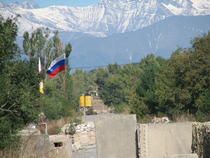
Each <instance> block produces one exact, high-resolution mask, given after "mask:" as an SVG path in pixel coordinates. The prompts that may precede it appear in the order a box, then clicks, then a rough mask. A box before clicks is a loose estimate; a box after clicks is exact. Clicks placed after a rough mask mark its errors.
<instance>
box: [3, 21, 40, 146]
mask: <svg viewBox="0 0 210 158" xmlns="http://www.w3.org/2000/svg"><path fill="white" fill-rule="evenodd" d="M16 36H17V25H16V24H15V22H14V21H13V20H12V19H7V20H4V19H1V20H0V65H1V70H0V73H1V75H0V87H1V91H0V139H1V141H0V148H5V147H7V146H9V145H11V144H12V143H14V141H15V140H16V138H17V136H16V133H17V132H18V131H19V130H20V129H21V128H23V127H24V126H25V125H27V124H28V123H30V122H33V121H35V120H36V118H37V116H38V109H39V108H38V104H37V99H38V98H39V94H38V91H37V89H38V74H37V72H36V64H35V62H34V61H31V62H29V61H23V60H21V59H20V58H19V57H18V55H20V53H19V52H18V49H17V48H18V47H17V45H16V43H15V40H16Z"/></svg>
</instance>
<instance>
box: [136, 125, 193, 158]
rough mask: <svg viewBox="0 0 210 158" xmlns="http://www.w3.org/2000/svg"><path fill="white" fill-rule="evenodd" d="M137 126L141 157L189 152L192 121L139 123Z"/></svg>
mask: <svg viewBox="0 0 210 158" xmlns="http://www.w3.org/2000/svg"><path fill="white" fill-rule="evenodd" d="M138 128H139V129H138V131H139V132H138V133H139V134H138V135H139V147H140V157H141V158H154V157H155V158H163V157H164V156H165V155H174V154H191V145H192V123H168V124H141V125H139V126H138Z"/></svg>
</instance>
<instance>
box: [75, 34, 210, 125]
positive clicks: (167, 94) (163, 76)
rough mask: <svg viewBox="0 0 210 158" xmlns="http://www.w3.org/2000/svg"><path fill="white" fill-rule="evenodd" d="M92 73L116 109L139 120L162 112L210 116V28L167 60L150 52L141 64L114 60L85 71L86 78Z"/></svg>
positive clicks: (201, 117)
mask: <svg viewBox="0 0 210 158" xmlns="http://www.w3.org/2000/svg"><path fill="white" fill-rule="evenodd" d="M84 74H85V73H84ZM90 74H91V75H90ZM90 76H91V77H92V80H94V81H95V83H96V84H97V86H98V91H99V95H100V97H101V98H102V99H103V101H104V103H105V104H106V105H108V106H114V107H115V112H125V113H133V114H137V117H138V119H139V120H148V118H149V117H151V116H163V115H167V116H169V117H170V118H171V119H176V118H177V117H180V116H183V115H187V116H191V117H194V119H196V120H198V121H206V120H210V115H209V113H210V100H209V97H210V32H209V33H208V34H207V35H204V36H202V37H200V38H196V39H194V40H193V41H192V48H190V49H181V48H179V49H177V50H176V51H175V52H174V53H173V54H172V55H171V57H170V58H169V59H167V60H166V59H163V58H161V57H157V56H155V55H153V54H150V55H147V56H146V57H145V58H144V59H142V60H141V61H140V63H138V64H127V65H124V66H120V65H118V64H112V65H109V66H108V67H107V68H101V69H97V70H93V71H91V72H89V73H86V78H87V80H88V79H89V77H90ZM83 78H85V77H83ZM77 82H78V81H77ZM95 83H94V84H95ZM89 86H90V85H89Z"/></svg>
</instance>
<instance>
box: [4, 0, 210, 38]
mask: <svg viewBox="0 0 210 158" xmlns="http://www.w3.org/2000/svg"><path fill="white" fill-rule="evenodd" d="M0 15H2V16H3V17H11V16H12V17H14V16H15V15H20V16H21V17H20V18H19V21H18V25H19V35H22V34H23V32H24V31H32V30H35V29H36V28H38V27H48V28H50V29H56V30H59V31H67V32H78V33H85V34H91V35H94V36H99V37H105V36H109V35H111V34H113V33H124V32H130V31H136V30H138V29H141V28H144V27H146V26H150V25H152V24H154V23H157V22H159V21H161V20H163V19H166V18H167V17H170V16H173V15H185V16H196V15H210V0H102V2H100V3H99V4H97V5H93V6H88V7H67V6H51V7H47V8H37V6H36V5H34V4H32V3H29V2H25V3H24V4H17V3H15V4H9V5H5V4H3V3H0Z"/></svg>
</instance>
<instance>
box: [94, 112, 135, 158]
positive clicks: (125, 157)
mask: <svg viewBox="0 0 210 158" xmlns="http://www.w3.org/2000/svg"><path fill="white" fill-rule="evenodd" d="M95 126H96V147H97V157H98V158H136V145H135V132H136V115H101V116H98V117H96V119H95Z"/></svg>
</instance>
